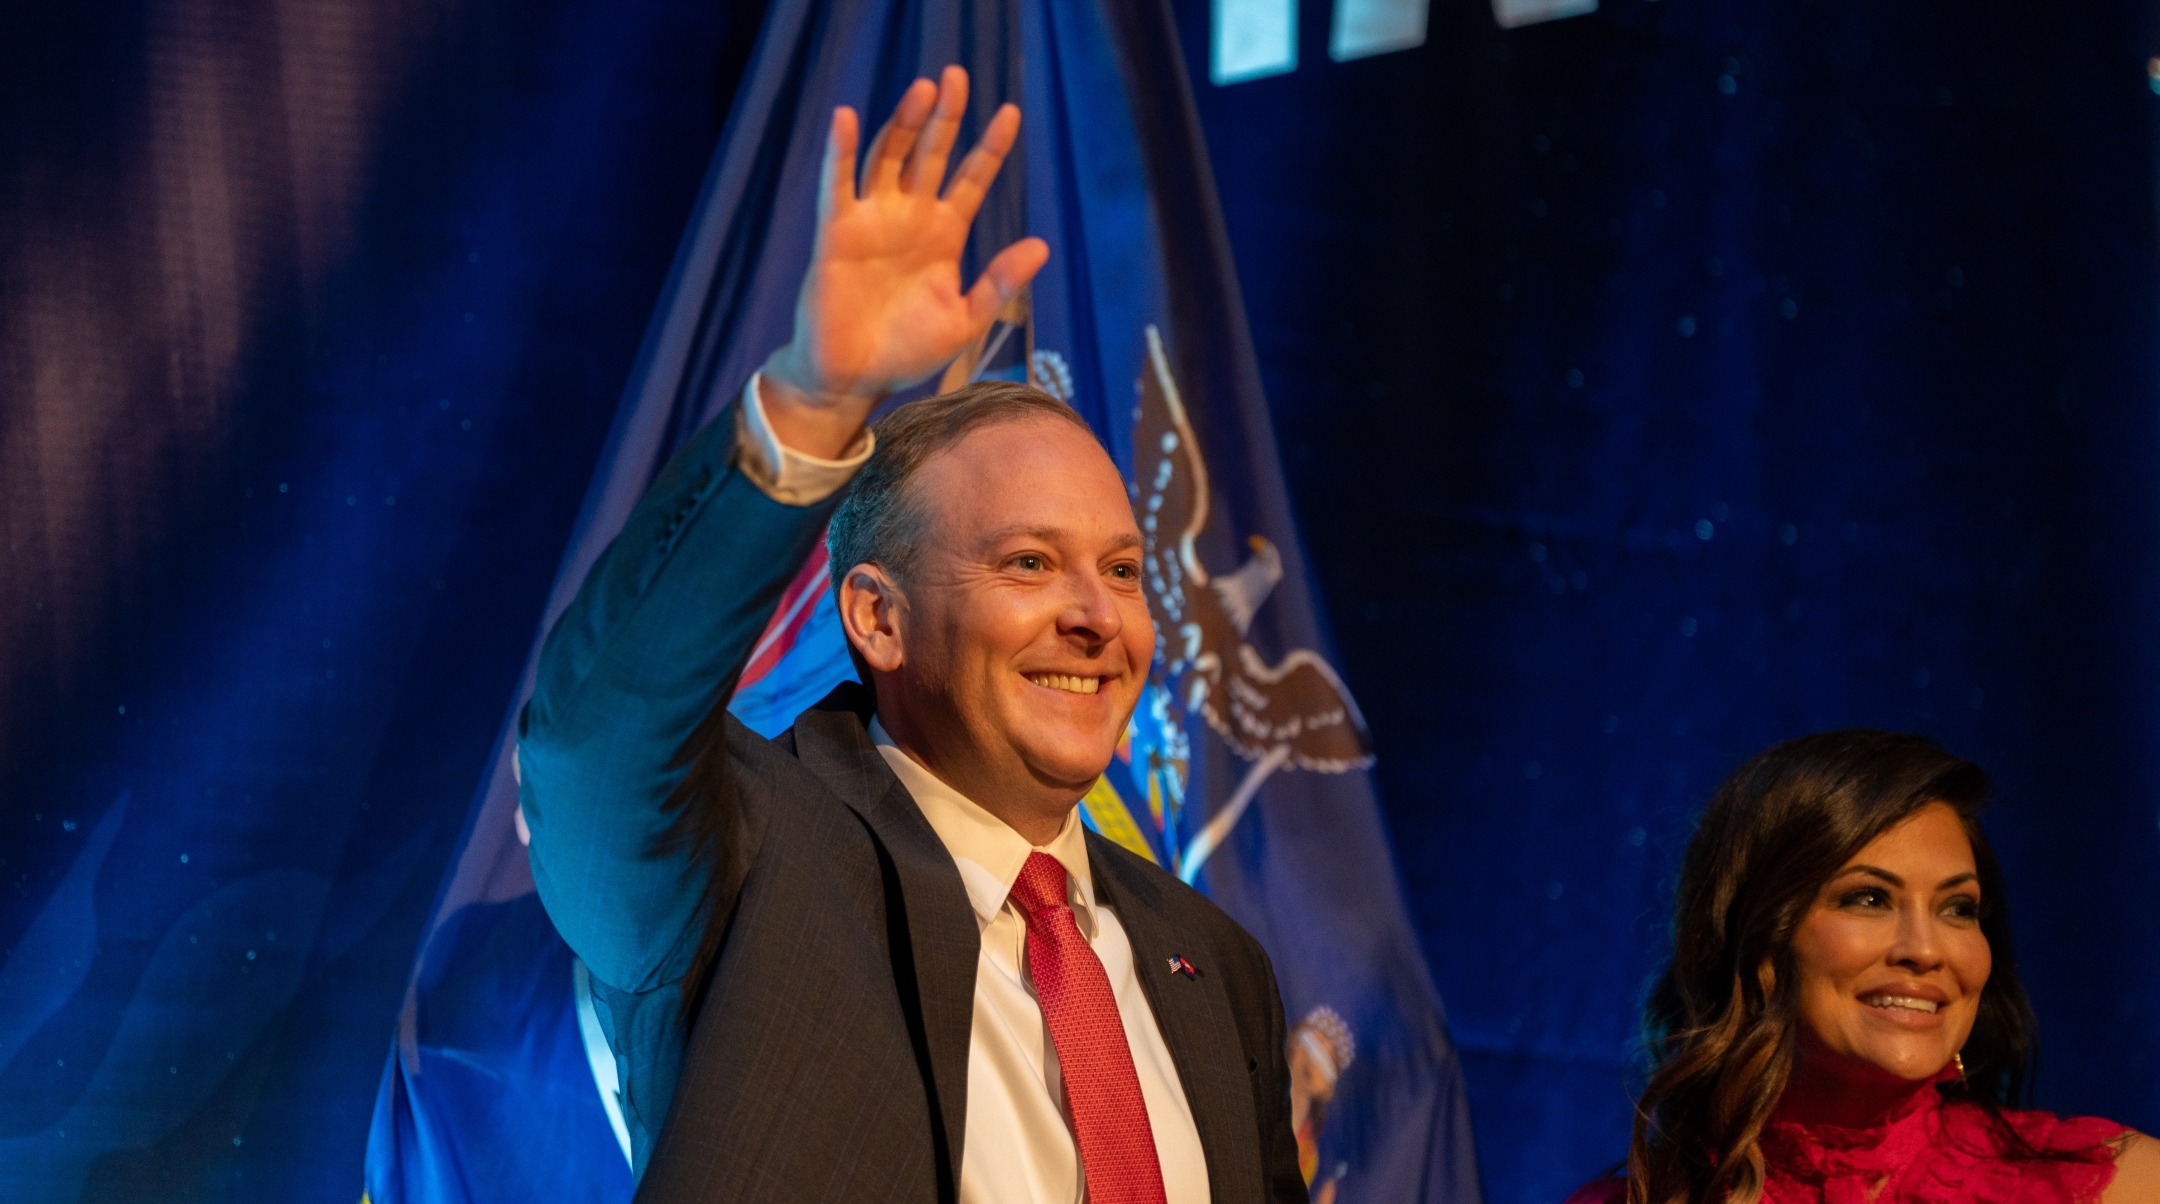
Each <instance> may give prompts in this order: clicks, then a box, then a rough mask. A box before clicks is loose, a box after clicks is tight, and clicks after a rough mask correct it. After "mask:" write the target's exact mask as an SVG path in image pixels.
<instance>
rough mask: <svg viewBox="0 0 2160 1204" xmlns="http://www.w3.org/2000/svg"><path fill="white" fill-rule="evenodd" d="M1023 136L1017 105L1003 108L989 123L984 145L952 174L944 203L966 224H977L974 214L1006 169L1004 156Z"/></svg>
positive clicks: (969, 155) (983, 140)
mask: <svg viewBox="0 0 2160 1204" xmlns="http://www.w3.org/2000/svg"><path fill="white" fill-rule="evenodd" d="M1019 136H1020V110H1019V108H1018V107H1016V106H1014V105H1004V106H1002V107H1000V108H999V109H998V111H997V116H995V117H992V118H991V119H990V127H989V128H988V129H986V130H984V131H983V136H982V141H980V142H977V143H976V144H975V149H974V150H971V151H969V152H968V156H967V158H965V159H962V160H961V161H960V170H959V171H956V172H954V173H953V178H952V186H951V187H949V188H947V189H946V190H945V201H946V203H947V204H949V205H951V206H952V207H953V208H954V209H955V210H957V211H958V213H959V215H960V217H961V219H962V220H964V221H973V220H975V211H976V210H977V209H979V208H981V207H982V201H983V194H984V193H986V192H989V191H990V184H991V181H993V180H996V179H997V174H998V169H999V168H1001V167H1003V166H1005V155H1006V153H1007V152H1009V151H1011V150H1012V148H1013V140H1014V139H1015V138H1018V137H1019Z"/></svg>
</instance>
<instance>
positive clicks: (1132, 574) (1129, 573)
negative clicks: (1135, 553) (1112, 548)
mask: <svg viewBox="0 0 2160 1204" xmlns="http://www.w3.org/2000/svg"><path fill="white" fill-rule="evenodd" d="M1110 575H1111V576H1112V577H1115V578H1117V579H1118V580H1120V581H1138V580H1139V579H1140V566H1139V565H1137V564H1134V563H1132V562H1131V561H1121V562H1119V563H1117V564H1113V565H1111V566H1110Z"/></svg>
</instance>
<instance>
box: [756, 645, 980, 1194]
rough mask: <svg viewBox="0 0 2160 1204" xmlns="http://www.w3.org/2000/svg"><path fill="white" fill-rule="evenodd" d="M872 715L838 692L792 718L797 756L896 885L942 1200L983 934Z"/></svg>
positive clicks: (954, 1148)
mask: <svg viewBox="0 0 2160 1204" xmlns="http://www.w3.org/2000/svg"><path fill="white" fill-rule="evenodd" d="M870 714H871V700H870V695H869V692H868V691H867V690H864V689H863V688H862V687H861V686H859V685H855V684H853V683H849V684H847V685H844V686H842V687H840V688H839V689H837V690H835V691H833V693H832V694H830V695H828V696H827V697H826V698H825V700H824V701H823V702H820V703H819V704H817V706H815V707H813V708H812V709H811V710H809V711H806V712H804V714H803V716H802V717H801V718H800V719H798V720H796V724H795V745H796V755H797V756H798V757H799V758H801V760H802V763H803V765H804V766H805V767H806V768H808V769H810V770H811V772H813V773H815V774H817V775H818V776H819V777H820V778H821V779H823V780H824V781H825V782H826V783H827V784H828V785H830V786H831V787H832V788H833V790H834V792H835V793H837V794H838V795H839V796H840V798H841V801H843V802H845V803H846V804H847V805H848V807H849V808H850V809H852V810H853V811H854V812H855V813H856V814H857V815H859V816H861V817H862V819H863V821H864V822H865V823H866V824H868V825H869V826H870V830H871V832H872V833H873V834H874V835H875V836H876V838H877V842H878V844H879V845H880V846H881V848H882V851H883V853H884V856H885V858H886V867H885V872H886V875H887V877H888V878H889V879H890V880H891V885H893V886H897V888H898V891H897V895H896V896H895V897H893V898H892V902H891V905H890V906H889V909H888V912H887V922H888V924H890V925H891V928H892V933H891V936H892V944H893V950H894V963H895V964H894V966H893V971H894V973H895V974H896V975H897V976H898V977H899V978H900V980H901V981H900V984H899V985H900V989H901V992H902V996H903V998H905V996H906V995H907V994H908V993H909V991H910V989H912V991H913V993H914V995H915V999H916V1002H917V1003H918V1004H919V1006H920V1011H919V1013H918V1014H917V1016H913V1017H910V1021H911V1027H913V1026H914V1023H915V1022H916V1021H917V1020H918V1017H919V1024H920V1028H919V1029H918V1031H917V1032H916V1040H917V1042H918V1044H919V1047H920V1048H921V1049H922V1050H923V1051H924V1055H925V1056H926V1057H927V1059H928V1061H929V1066H928V1067H927V1073H926V1074H925V1076H924V1077H925V1079H926V1080H927V1082H928V1085H929V1086H930V1088H931V1095H932V1099H931V1106H932V1109H933V1111H934V1112H935V1113H936V1115H937V1116H938V1118H939V1120H940V1122H941V1123H942V1125H943V1128H944V1136H945V1143H944V1145H945V1148H944V1150H943V1151H942V1154H943V1155H944V1156H943V1157H941V1158H940V1163H941V1165H940V1167H939V1177H940V1179H942V1180H943V1182H942V1183H940V1185H939V1188H940V1190H939V1193H938V1194H939V1196H940V1198H942V1199H952V1198H954V1197H955V1196H956V1195H957V1194H958V1190H959V1182H960V1158H961V1152H962V1150H961V1146H962V1140H963V1138H964V1137H965V1136H966V1133H967V1078H968V1044H969V1040H970V1037H971V1035H972V1031H973V1025H974V1018H975V967H976V963H977V961H978V959H979V958H980V956H981V952H982V934H981V930H980V929H979V928H978V927H977V925H976V920H975V911H974V908H973V907H971V906H970V905H969V903H968V896H967V887H966V886H965V885H964V884H963V883H962V882H961V880H960V870H959V868H958V867H957V866H955V865H954V864H953V859H952V854H951V853H950V852H949V851H947V850H946V848H945V845H944V842H943V841H940V840H939V839H938V835H937V832H936V831H934V830H933V829H932V828H931V827H930V821H929V820H927V819H924V818H923V814H922V811H921V809H919V808H918V807H916V805H915V801H914V799H912V798H910V797H909V795H908V792H907V788H906V787H905V786H902V785H901V784H900V779H899V778H897V777H894V776H893V772H892V767H891V766H889V765H887V764H886V763H885V758H884V756H883V755H881V754H880V753H879V752H878V751H877V747H876V745H874V744H872V743H871V742H870V736H869V731H868V725H869V716H870ZM888 895H893V892H892V891H890V890H889V891H888Z"/></svg>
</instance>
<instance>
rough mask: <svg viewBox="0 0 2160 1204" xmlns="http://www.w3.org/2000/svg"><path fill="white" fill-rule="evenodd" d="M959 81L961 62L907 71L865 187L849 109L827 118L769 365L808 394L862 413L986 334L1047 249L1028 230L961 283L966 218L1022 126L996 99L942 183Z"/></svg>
mask: <svg viewBox="0 0 2160 1204" xmlns="http://www.w3.org/2000/svg"><path fill="white" fill-rule="evenodd" d="M967 87H968V85H967V73H966V72H965V71H962V70H961V69H960V68H958V67H948V68H946V69H945V73H944V78H943V79H942V80H941V81H940V82H939V83H937V84H933V83H931V82H930V81H929V80H917V81H915V83H914V85H913V86H912V87H910V88H909V89H908V91H907V93H906V95H904V96H903V97H902V98H901V100H900V104H899V106H898V108H897V109H896V110H895V111H894V113H893V117H892V120H891V121H889V122H887V123H886V125H885V128H884V129H883V130H881V131H879V133H878V136H877V139H876V141H875V142H874V143H872V145H871V147H870V153H869V155H868V156H867V157H866V160H865V162H864V164H863V169H862V177H861V185H860V187H859V188H858V186H857V181H856V172H855V150H856V140H857V136H858V134H857V123H856V117H855V113H854V111H853V110H851V109H845V108H843V109H840V110H838V111H837V112H835V113H834V114H833V123H832V129H831V133H830V135H829V137H828V140H827V147H826V156H825V168H824V176H823V180H822V182H821V185H820V195H819V202H818V236H817V244H816V248H815V250H814V251H813V252H812V254H811V262H810V271H809V273H808V274H807V275H806V276H805V277H804V279H803V288H802V295H801V298H800V299H799V300H798V302H797V304H796V313H795V338H794V341H793V342H792V343H790V344H789V345H788V346H787V347H786V348H783V349H782V350H781V351H780V352H778V353H776V354H775V355H774V357H773V360H772V361H771V363H770V364H768V366H767V373H768V375H769V376H772V377H775V378H777V383H779V384H781V385H783V386H789V387H792V388H793V389H794V390H799V391H800V392H801V393H803V394H807V395H808V397H807V398H806V399H804V400H807V401H810V402H814V403H822V404H824V405H827V406H831V407H834V408H836V409H839V410H843V411H852V410H856V409H860V411H861V414H862V415H863V416H867V414H868V411H869V407H870V406H872V405H875V404H876V402H877V401H878V400H879V399H881V398H883V397H885V396H886V395H887V394H889V393H891V392H893V391H894V390H897V389H902V388H905V387H907V386H908V385H911V384H914V383H916V382H918V381H921V380H923V379H925V378H926V377H928V376H929V375H930V374H931V373H933V372H936V371H937V370H938V369H939V368H941V367H943V366H944V365H945V363H946V362H947V361H949V360H951V359H952V358H953V356H955V355H956V354H958V353H959V352H960V351H961V349H962V348H964V347H966V346H967V345H968V344H969V343H970V342H972V341H973V340H974V339H975V338H977V337H978V336H980V335H981V334H982V332H983V331H984V330H985V329H987V328H988V327H989V325H990V323H991V321H992V320H993V319H994V318H995V317H996V316H997V313H998V311H999V310H1000V309H1002V308H1003V307H1004V305H1005V302H1006V301H1007V300H1008V299H1010V298H1011V297H1012V296H1013V295H1014V294H1015V293H1017V292H1019V291H1020V290H1021V289H1022V288H1024V287H1025V286H1026V285H1027V282H1028V281H1029V280H1030V279H1031V278H1033V276H1034V275H1035V273H1036V271H1037V270H1038V269H1040V268H1041V267H1042V265H1043V263H1044V262H1045V261H1046V260H1047V259H1048V258H1049V254H1050V251H1049V247H1048V246H1047V245H1045V244H1044V243H1043V241H1042V240H1041V239H1039V238H1026V239H1022V240H1020V241H1019V242H1016V243H1014V244H1013V245H1011V246H1009V247H1006V248H1005V249H1004V250H1003V251H1000V252H999V253H998V254H997V256H996V257H994V258H993V259H992V260H991V261H990V263H989V265H988V266H987V267H986V268H985V269H984V270H983V274H982V278H981V279H980V280H978V281H976V282H975V285H974V287H973V288H970V289H967V290H965V291H963V290H962V288H961V280H960V253H961V250H962V248H963V247H965V245H966V243H967V236H968V228H969V226H970V225H971V224H972V223H973V222H974V220H975V214H976V211H977V210H978V209H980V208H981V207H982V201H983V195H984V194H985V193H986V192H987V191H989V188H990V183H991V181H993V180H995V179H996V178H997V173H998V169H999V168H1000V167H1001V166H1002V165H1003V164H1004V161H1005V155H1006V154H1007V153H1008V152H1009V151H1010V150H1011V149H1012V145H1013V140H1014V138H1015V136H1016V135H1017V134H1018V133H1019V129H1020V111H1019V110H1018V109H1016V108H1014V107H1013V106H1011V105H1006V106H1004V107H1003V108H1001V109H999V110H998V112H997V115H996V116H995V117H993V118H992V119H991V121H990V125H989V128H987V129H986V130H984V131H983V136H982V140H981V141H980V142H979V143H977V144H976V146H975V148H974V149H973V150H972V151H970V152H969V153H968V156H967V158H966V159H965V160H963V161H962V162H961V164H960V167H959V169H958V170H957V171H956V172H954V173H953V178H952V182H951V184H950V185H949V186H943V185H945V168H946V163H947V160H948V156H949V155H950V153H951V151H952V146H953V142H954V139H955V138H956V136H957V135H958V133H959V128H960V117H961V114H962V113H964V112H965V111H966V107H967ZM941 186H943V187H942V188H941Z"/></svg>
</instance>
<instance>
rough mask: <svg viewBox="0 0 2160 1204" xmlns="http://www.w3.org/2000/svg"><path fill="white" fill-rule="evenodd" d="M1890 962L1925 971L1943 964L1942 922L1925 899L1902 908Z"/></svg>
mask: <svg viewBox="0 0 2160 1204" xmlns="http://www.w3.org/2000/svg"><path fill="white" fill-rule="evenodd" d="M1890 964H1891V965H1894V966H1901V967H1903V968H1904V969H1906V970H1909V971H1911V972H1913V973H1916V974H1925V973H1928V972H1929V971H1931V970H1936V969H1939V968H1941V966H1942V964H1943V946H1942V933H1941V931H1940V922H1939V921H1938V920H1937V918H1936V916H1935V914H1934V913H1933V912H1932V911H1930V910H1929V909H1928V907H1927V905H1926V904H1925V902H1922V901H1919V900H1915V901H1914V904H1913V905H1908V906H1906V907H1902V908H1899V909H1898V924H1897V939H1896V940H1895V941H1894V942H1893V943H1892V944H1891V946H1890Z"/></svg>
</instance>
